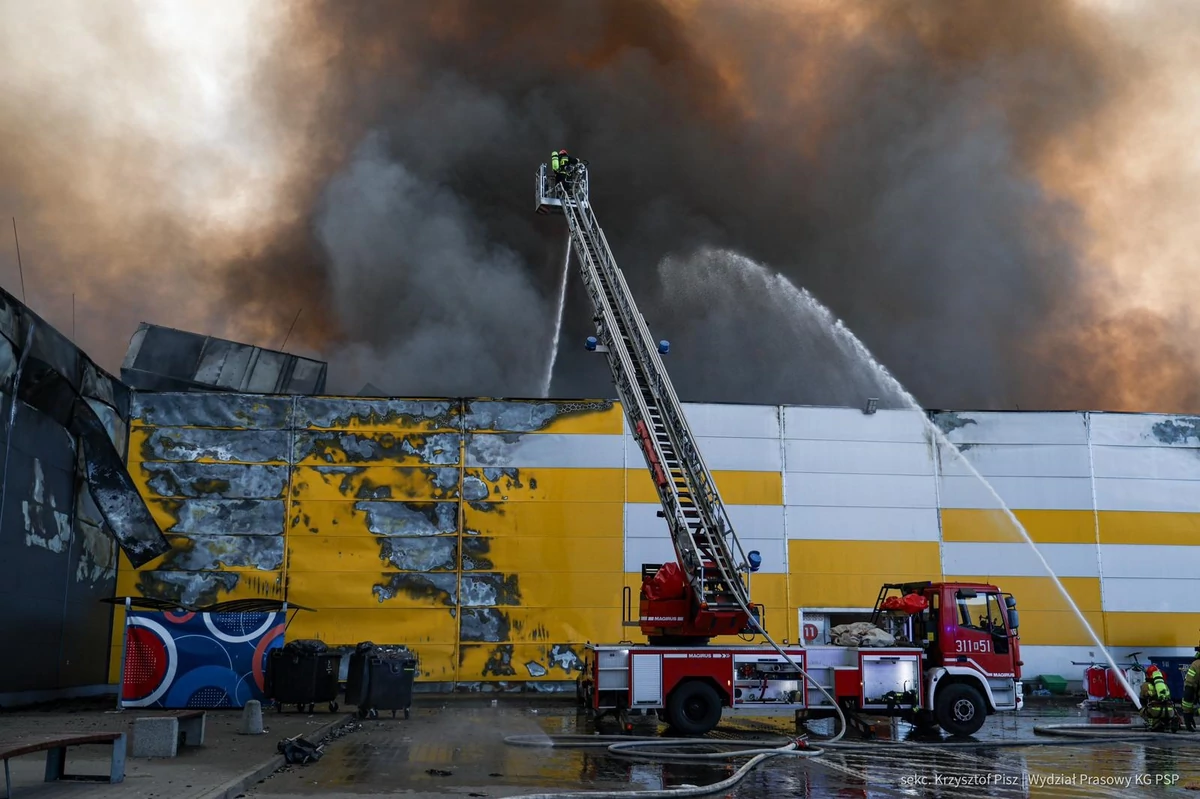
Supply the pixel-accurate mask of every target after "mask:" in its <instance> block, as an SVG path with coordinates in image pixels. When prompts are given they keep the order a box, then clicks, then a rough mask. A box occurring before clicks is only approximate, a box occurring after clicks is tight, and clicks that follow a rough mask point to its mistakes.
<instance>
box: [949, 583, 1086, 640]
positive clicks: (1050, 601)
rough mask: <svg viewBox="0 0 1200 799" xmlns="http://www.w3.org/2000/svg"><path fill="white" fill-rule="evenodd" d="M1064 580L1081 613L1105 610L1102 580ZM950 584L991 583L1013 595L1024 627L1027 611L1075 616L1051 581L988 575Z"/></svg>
mask: <svg viewBox="0 0 1200 799" xmlns="http://www.w3.org/2000/svg"><path fill="white" fill-rule="evenodd" d="M1060 580H1061V582H1062V584H1063V588H1065V589H1067V593H1069V594H1070V595H1071V599H1073V600H1074V601H1075V604H1076V605H1078V606H1079V609H1080V610H1082V611H1096V612H1099V611H1100V610H1101V607H1100V580H1099V579H1098V578H1096V577H1063V578H1060ZM946 581H947V582H963V583H969V582H979V583H990V584H991V585H994V586H996V587H997V588H999V589H1000V590H1001V591H1006V592H1008V593H1010V594H1012V595H1013V598H1015V599H1016V600H1017V610H1019V611H1021V612H1022V615H1021V620H1022V622H1021V623H1022V624H1024V619H1025V616H1024V612H1025V611H1027V610H1034V611H1038V610H1046V611H1066V612H1068V613H1070V612H1071V606H1070V605H1069V604H1068V603H1067V600H1066V599H1064V598H1063V595H1062V593H1060V592H1059V590H1058V588H1057V587H1056V586H1055V585H1054V581H1053V580H1051V579H1050V578H1049V577H1007V576H1003V575H998V576H988V575H986V574H976V575H970V576H963V575H959V576H955V575H947V576H946ZM1097 630H1099V628H1097Z"/></svg>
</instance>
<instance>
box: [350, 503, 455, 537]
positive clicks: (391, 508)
mask: <svg viewBox="0 0 1200 799" xmlns="http://www.w3.org/2000/svg"><path fill="white" fill-rule="evenodd" d="M354 510H355V511H358V512H359V513H365V514H366V515H367V529H368V530H370V531H371V532H372V533H374V534H375V535H378V536H398V537H407V538H423V537H428V536H435V535H447V534H453V533H456V532H458V503H457V502H375V501H363V502H356V503H354Z"/></svg>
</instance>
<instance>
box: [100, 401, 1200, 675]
mask: <svg viewBox="0 0 1200 799" xmlns="http://www.w3.org/2000/svg"><path fill="white" fill-rule="evenodd" d="M686 413H687V416H688V419H689V421H690V423H691V425H692V428H693V430H694V432H695V433H696V434H697V435H698V436H699V437H700V447H701V451H702V452H703V454H704V456H705V458H706V459H707V461H708V464H709V467H710V469H712V471H713V473H714V476H715V479H716V482H717V485H718V487H719V488H720V490H721V492H722V495H723V497H724V499H725V501H726V503H727V504H728V505H729V512H730V516H731V518H732V520H733V522H734V524H735V526H736V528H737V530H738V533H739V536H740V537H741V539H742V542H743V545H744V547H745V548H746V549H747V550H749V549H757V550H759V551H761V552H762V554H763V561H764V565H763V570H762V572H761V573H759V574H757V575H755V576H754V580H753V583H752V593H753V596H754V600H755V601H756V602H760V603H763V604H765V605H766V609H767V616H766V621H767V625H768V628H769V629H770V630H771V631H772V633H773V634H774V635H775V636H776V637H777V638H779V639H787V640H789V641H796V640H797V636H798V634H799V625H798V620H797V617H798V614H797V611H798V609H800V608H818V607H820V608H828V607H845V608H861V607H869V606H870V605H871V603H872V602H873V601H874V598H875V595H876V593H877V591H878V588H879V584H880V583H881V582H884V581H902V580H916V579H943V578H944V579H960V578H961V579H973V580H974V579H984V580H988V581H993V582H996V583H998V584H999V585H1000V586H1001V588H1003V589H1005V590H1009V591H1011V592H1012V593H1014V594H1015V595H1016V597H1017V600H1018V602H1019V605H1020V609H1021V611H1022V614H1021V620H1022V630H1021V633H1022V642H1023V646H1024V649H1023V655H1024V659H1025V661H1026V664H1027V665H1026V673H1027V676H1033V675H1036V674H1039V673H1058V674H1063V675H1064V676H1071V677H1073V678H1075V679H1078V677H1079V676H1080V674H1081V670H1080V669H1079V668H1077V667H1073V666H1071V665H1070V663H1069V661H1071V660H1087V659H1090V658H1089V657H1088V651H1089V650H1092V649H1094V647H1093V646H1090V645H1089V639H1088V638H1087V637H1086V633H1085V632H1084V631H1083V629H1082V627H1081V626H1080V625H1078V624H1077V623H1076V622H1074V621H1073V614H1072V613H1071V611H1070V610H1069V609H1068V607H1067V606H1066V604H1065V603H1064V602H1063V601H1062V600H1061V598H1060V597H1059V595H1058V593H1057V590H1056V589H1055V587H1054V586H1053V584H1052V581H1051V580H1050V578H1049V577H1048V576H1046V574H1045V572H1044V570H1043V568H1042V566H1041V564H1040V562H1039V561H1038V560H1037V558H1036V557H1035V555H1034V554H1033V552H1032V550H1031V549H1030V548H1029V547H1028V546H1026V545H1025V544H1024V543H1022V542H1021V540H1020V538H1019V536H1018V534H1017V533H1016V532H1015V531H1014V530H1013V529H1012V528H1011V527H1010V526H1009V525H1007V524H1006V523H1005V522H1004V521H1003V516H1002V515H1001V514H1000V513H999V511H998V507H999V506H998V505H997V504H996V503H995V501H994V500H993V499H992V498H991V496H990V494H989V493H988V491H987V489H986V487H985V486H984V485H983V484H982V483H981V482H980V481H978V480H977V479H975V478H974V477H972V476H971V475H970V474H969V472H968V470H967V469H966V468H965V466H964V464H963V463H961V462H960V461H958V460H957V459H956V457H955V456H954V455H953V453H951V452H949V451H946V450H945V449H944V448H939V447H938V446H936V445H935V444H934V441H933V438H932V436H931V434H930V431H929V428H928V426H927V425H926V423H925V419H926V417H925V415H923V414H921V413H918V412H915V411H879V412H877V413H875V414H872V415H866V414H863V413H862V412H861V411H859V410H856V409H840V408H813V407H782V408H781V407H774V406H734V405H696V404H690V405H687V406H686ZM131 416H132V418H131V429H130V445H129V467H130V472H131V473H132V474H133V476H134V478H135V480H136V481H137V482H138V483H139V485H140V487H141V490H142V491H143V494H144V496H145V498H146V499H147V502H148V504H149V505H150V506H151V509H152V510H153V512H154V514H155V516H156V517H157V519H158V521H159V523H160V525H161V526H162V528H163V530H164V531H165V532H166V533H167V535H168V537H169V539H170V541H171V543H172V546H173V549H172V551H171V552H170V553H168V554H167V555H166V556H164V557H162V558H161V559H159V560H157V561H154V562H152V563H151V564H149V565H147V566H145V567H143V568H141V569H139V570H134V569H132V568H131V567H130V566H129V563H128V562H127V561H125V560H124V559H123V558H122V561H121V564H120V568H119V572H118V586H117V592H118V594H124V593H126V592H130V593H134V594H145V595H149V596H156V597H164V598H177V599H179V600H181V601H186V602H191V603H195V602H200V603H203V602H208V601H216V600H222V599H231V598H242V597H274V598H286V599H287V600H288V601H289V602H293V603H296V604H300V605H306V606H309V607H313V608H316V609H317V612H315V613H303V612H302V613H300V614H299V615H298V616H297V617H296V619H295V621H294V622H293V623H292V625H291V627H290V628H289V630H288V638H289V640H290V639H294V638H320V639H323V640H325V641H327V642H328V643H330V644H333V645H337V644H348V645H353V644H355V643H357V642H359V641H362V640H371V641H375V642H376V643H404V644H407V645H409V646H410V647H412V648H413V649H415V650H417V651H418V653H419V654H420V657H421V675H420V679H421V680H422V681H426V682H439V683H457V684H459V685H460V686H461V687H472V686H475V685H476V684H480V683H483V684H490V687H499V686H498V685H497V684H498V683H503V684H511V683H513V682H527V681H534V682H537V683H539V684H543V687H547V688H548V687H550V685H549V683H554V682H559V681H563V680H573V679H574V678H575V676H576V674H577V671H576V669H577V665H578V659H577V658H578V655H579V653H580V647H581V645H582V644H583V643H585V642H587V641H609V642H611V641H618V640H621V639H622V638H625V637H628V636H630V635H631V634H632V632H633V631H632V630H626V629H624V628H622V626H621V595H622V588H623V587H624V586H626V585H628V586H631V587H632V590H633V593H634V598H635V608H634V610H635V613H636V595H637V586H638V584H639V582H640V570H641V564H642V563H643V562H662V561H664V560H666V559H669V558H672V557H673V552H672V549H671V545H670V542H669V539H668V536H667V532H666V528H665V524H664V522H663V520H662V519H659V518H657V516H656V511H657V510H658V504H657V499H656V495H655V493H654V491H653V488H652V485H651V482H650V479H649V477H648V476H647V474H646V472H645V468H644V465H643V462H642V460H641V455H640V452H639V450H638V449H637V448H636V445H635V444H634V441H633V438H632V437H631V436H629V435H628V434H627V432H626V431H625V425H624V417H623V416H622V414H621V411H620V408H619V407H618V406H616V405H614V404H613V403H610V402H603V401H554V402H550V401H537V400H533V401H515V400H513V401H509V400H487V399H468V400H450V399H411V400H409V399H394V400H368V399H353V398H328V397H265V396H250V395H231V394H196V393H193V394H137V395H135V398H134V402H133V410H132V414H131ZM928 418H931V419H932V420H933V421H934V423H935V424H937V425H938V426H939V427H940V428H941V429H942V430H944V431H946V432H947V434H948V436H949V438H950V439H951V440H952V441H954V442H955V443H956V444H958V445H959V446H960V447H961V448H962V449H963V451H964V453H965V456H966V457H967V458H968V459H969V460H970V462H971V463H972V464H974V466H975V467H976V468H977V469H979V471H980V472H982V473H983V475H984V476H985V477H987V478H988V480H989V481H990V482H991V483H992V484H993V485H994V486H995V488H996V489H997V491H998V492H999V494H1000V496H1001V497H1003V498H1004V500H1005V501H1006V502H1007V503H1008V504H1009V505H1010V506H1011V507H1012V508H1013V509H1014V510H1015V511H1016V513H1017V516H1018V517H1019V518H1020V519H1021V520H1022V521H1023V522H1024V524H1025V525H1026V526H1027V527H1028V529H1029V532H1030V533H1031V534H1032V536H1033V538H1034V539H1035V540H1036V541H1037V542H1038V543H1039V545H1040V546H1041V549H1042V551H1043V553H1044V554H1045V556H1046V557H1047V559H1048V560H1049V562H1050V564H1051V565H1052V566H1053V567H1054V568H1055V569H1056V570H1057V572H1058V574H1059V575H1060V577H1061V578H1062V580H1063V583H1064V584H1065V585H1066V587H1067V589H1068V590H1069V591H1070V592H1071V594H1072V596H1073V597H1074V598H1075V600H1076V602H1077V603H1078V604H1079V605H1080V607H1081V608H1082V609H1083V611H1084V612H1085V613H1086V615H1087V617H1088V618H1089V620H1090V621H1091V623H1092V624H1093V626H1094V627H1095V628H1096V630H1097V632H1098V633H1099V634H1100V635H1101V636H1103V638H1104V639H1105V642H1106V643H1107V644H1108V645H1110V646H1112V647H1114V648H1115V649H1114V651H1115V652H1117V654H1124V652H1126V651H1129V650H1130V649H1141V650H1143V651H1146V652H1148V653H1156V654H1157V653H1161V654H1173V653H1182V652H1186V651H1190V648H1191V646H1193V645H1194V644H1195V643H1196V642H1197V637H1198V635H1200V633H1198V631H1197V629H1198V628H1200V613H1195V612H1194V607H1193V606H1192V603H1191V601H1190V598H1191V597H1193V596H1195V595H1196V592H1197V590H1198V589H1200V583H1198V580H1197V579H1195V578H1194V577H1193V576H1194V575H1195V574H1196V573H1198V571H1200V569H1198V567H1200V490H1198V489H1200V419H1197V418H1192V417H1185V418H1180V417H1168V416H1154V415H1127V414H1095V413H1093V414H1087V413H931V414H929V417H928ZM119 631H120V619H118V624H117V625H116V634H117V635H119ZM634 639H635V640H637V637H636V635H635V636H634ZM117 641H119V639H118V638H114V649H113V659H112V664H113V667H112V675H113V677H114V679H115V676H116V674H117V664H118V663H119V657H118V656H119V648H118V647H116V646H115V644H116V643H117ZM1097 654H1099V653H1097ZM1077 672H1078V674H1077Z"/></svg>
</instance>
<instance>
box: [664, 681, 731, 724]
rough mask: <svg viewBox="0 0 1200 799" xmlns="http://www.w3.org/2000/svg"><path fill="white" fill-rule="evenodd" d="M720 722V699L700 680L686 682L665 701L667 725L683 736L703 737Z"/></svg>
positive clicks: (713, 689)
mask: <svg viewBox="0 0 1200 799" xmlns="http://www.w3.org/2000/svg"><path fill="white" fill-rule="evenodd" d="M720 721H721V697H720V695H718V694H717V689H715V688H713V687H712V686H711V685H709V684H708V683H706V682H704V681H702V680H688V681H687V682H685V683H683V684H681V685H680V686H679V687H678V688H676V689H675V690H674V691H673V692H671V696H670V698H669V699H667V724H668V725H670V727H671V729H673V730H675V731H676V732H679V733H682V734H684V735H704V733H706V732H708V731H709V730H711V729H712V728H713V727H715V726H717V724H718V723H719V722H720Z"/></svg>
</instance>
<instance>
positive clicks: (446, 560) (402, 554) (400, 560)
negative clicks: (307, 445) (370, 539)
mask: <svg viewBox="0 0 1200 799" xmlns="http://www.w3.org/2000/svg"><path fill="white" fill-rule="evenodd" d="M378 543H379V558H380V560H383V561H386V563H387V565H388V568H391V569H397V570H399V571H408V572H435V571H454V570H455V567H456V566H457V562H458V537H457V536H438V537H436V538H401V537H398V536H387V537H381V538H379V540H378Z"/></svg>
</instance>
